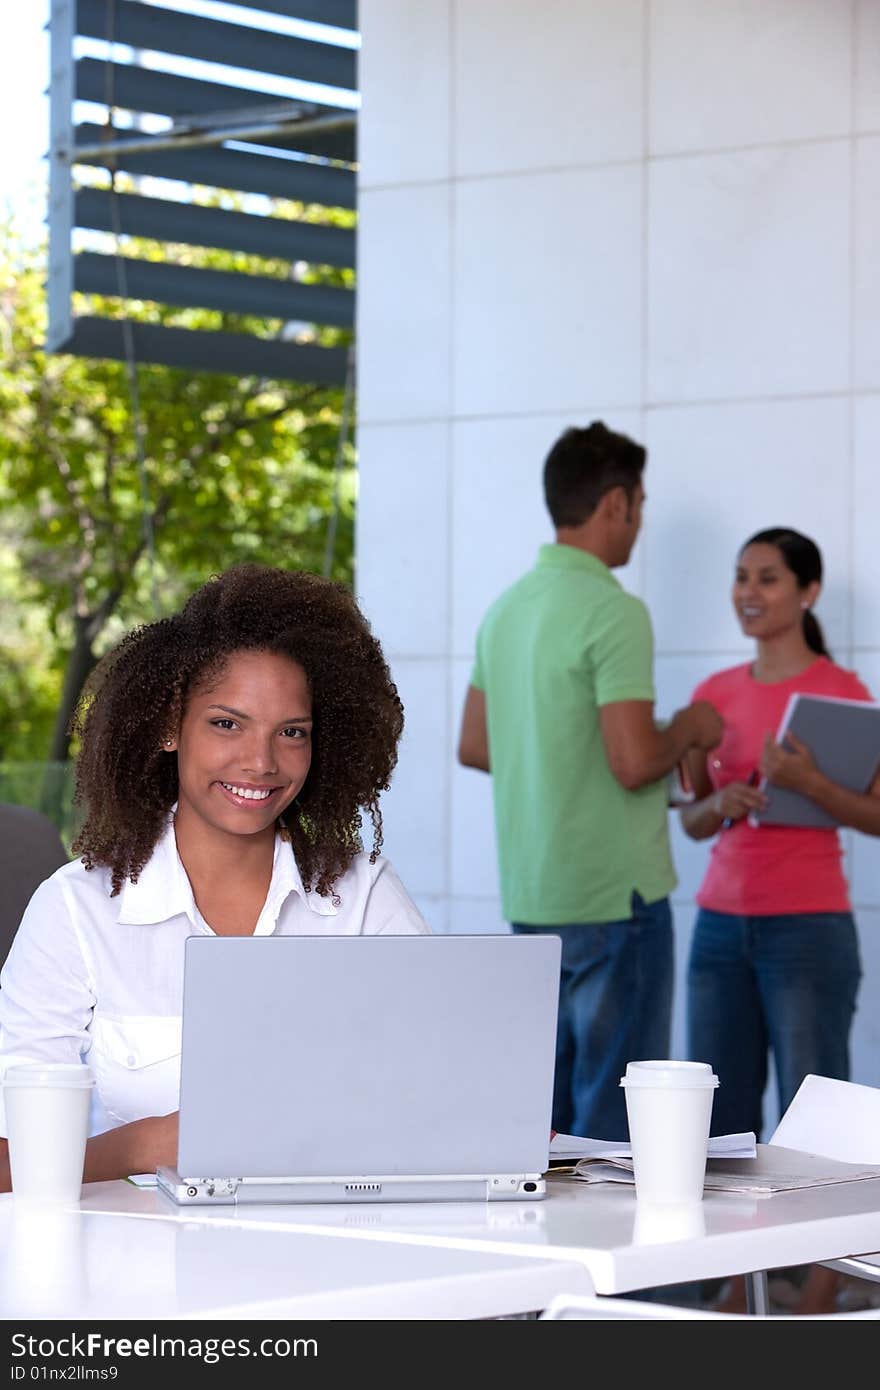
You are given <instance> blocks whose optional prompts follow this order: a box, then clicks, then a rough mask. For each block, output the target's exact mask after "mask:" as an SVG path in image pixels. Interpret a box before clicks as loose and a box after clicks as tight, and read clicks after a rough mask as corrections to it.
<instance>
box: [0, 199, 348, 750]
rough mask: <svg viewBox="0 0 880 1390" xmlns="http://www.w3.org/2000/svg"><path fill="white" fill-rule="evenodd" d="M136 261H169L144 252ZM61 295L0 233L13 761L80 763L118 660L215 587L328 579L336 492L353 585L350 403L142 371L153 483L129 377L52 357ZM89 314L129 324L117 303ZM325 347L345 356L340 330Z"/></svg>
mask: <svg viewBox="0 0 880 1390" xmlns="http://www.w3.org/2000/svg"><path fill="white" fill-rule="evenodd" d="M309 213H310V210H308V209H305V210H301V215H309ZM322 213H323V215H324V216H326V213H325V212H323V210H322ZM344 216H346V214H337V215H336V220H338V219H339V218H341V217H344ZM121 249H122V251H123V252H124V254H126V255H142V256H152V255H155V254H157V248H156V247H155V246H153V245H152V244H151V243H147V242H133V241H132V240H131V239H127V240H126V243H125V244H124V245H123V246H122V248H121ZM167 250H168V248H163V254H167ZM178 252H179V254H178V260H180V261H188V262H189V263H191V264H200V265H210V266H212V267H215V268H222V269H236V270H244V271H251V272H254V273H259V274H263V275H266V274H277V275H278V276H279V278H281V277H282V276H285V275H288V274H289V273H290V267H289V266H287V265H283V264H281V263H273V262H267V261H265V260H259V261H258V260H257V259H256V258H254V257H244V256H241V255H234V254H232V253H223V252H220V251H207V250H205V251H200V250H199V249H198V248H195V249H194V248H191V247H190V248H178ZM316 274H317V276H320V278H326V279H328V280H332V281H333V282H334V283H345V282H346V280H348V279H350V273H349V272H345V271H339V270H335V271H331V270H329V269H328V270H326V271H325V272H324V274H321V272H320V270H318V271H317V273H316V272H315V270H314V269H313V268H309V271H308V272H307V275H306V276H305V277H304V278H310V279H312V278H316ZM44 281H45V254H44V252H42V251H34V250H31V249H28V248H27V247H25V246H23V245H22V244H21V243H20V242H19V241H18V240H17V238H16V235H15V232H14V230H13V229H12V228H11V227H9V226H7V227H6V228H2V229H0V352H2V357H0V761H3V760H4V759H16V760H21V759H28V758H37V759H39V758H46V757H49V758H51V759H63V758H64V757H66V756H67V752H68V736H67V725H68V720H69V717H70V714H71V711H72V709H73V707H74V705H75V702H76V700H77V697H78V695H79V692H80V690H81V688H82V683H83V681H84V679H85V677H86V676H87V675H88V673H89V671H90V670H91V668H92V667H93V665H94V664H95V662H96V660H98V659H99V657H100V655H101V654H102V652H103V651H104V650H105V649H106V648H107V647H108V646H109V645H111V644H112V642H114V641H115V640H117V639H118V637H119V636H120V635H121V634H122V633H123V632H124V631H125V630H127V629H128V628H129V627H131V626H133V625H134V624H136V623H138V622H143V621H149V620H150V619H151V618H153V617H154V616H157V615H160V614H162V613H166V612H169V611H172V610H173V609H175V608H176V607H177V606H178V605H179V603H180V602H181V600H182V599H183V597H184V596H185V595H186V594H187V593H189V592H190V591H191V590H192V589H193V588H195V587H196V586H197V585H198V584H200V583H201V582H203V581H204V580H205V579H206V578H207V577H208V576H209V575H211V574H212V573H216V572H218V571H220V570H223V569H225V568H226V567H227V566H228V565H230V564H233V563H235V562H236V561H239V560H245V559H250V560H258V561H262V562H266V563H270V564H277V565H282V566H285V567H287V568H297V567H298V568H304V569H310V570H316V571H320V570H321V569H322V567H323V562H324V547H325V538H326V535H327V525H328V518H329V516H330V514H331V511H332V509H333V504H334V497H335V496H336V495H337V491H338V495H339V497H340V499H341V507H340V512H339V517H338V527H337V531H336V540H335V546H334V553H333V557H332V574H333V577H334V578H337V579H341V580H344V581H350V578H351V556H352V529H353V510H354V490H355V481H354V460H353V452H352V450H351V447H350V446H348V447H347V448H346V450H345V456H344V467H343V469H342V472H341V474H340V475H339V477H338V478H337V477H336V474H335V468H334V465H335V461H336V454H337V445H338V440H339V430H340V412H341V409H342V392H341V390H335V389H327V388H323V387H316V386H313V385H307V384H302V383H296V382H276V381H267V380H265V379H262V378H258V377H242V378H238V377H230V376H219V375H212V374H209V373H196V374H188V373H185V372H182V371H178V370H172V369H169V368H164V367H156V366H139V367H138V368H137V382H138V390H139V396H140V404H141V416H140V418H141V421H142V440H143V453H144V456H145V469H144V472H143V475H142V473H141V471H140V470H139V468H138V460H137V448H136V435H135V428H136V420H135V418H134V415H133V411H132V404H131V392H130V387H129V382H128V379H127V376H126V368H125V366H124V365H122V364H119V363H113V362H105V361H95V360H92V359H84V358H75V357H70V356H52V355H48V354H46V353H45V352H44V351H43V347H42V343H43V338H44V333H45V291H44ZM79 307H80V309H81V310H82V311H88V312H92V313H94V312H99V313H103V314H108V315H112V314H121V313H122V310H123V306H122V305H121V303H120V302H119V301H109V300H102V301H96V300H94V299H91V300H90V301H88V302H84V303H82V304H81V305H80V306H79ZM127 310H128V312H129V313H130V314H131V316H132V317H137V318H140V319H143V320H150V321H153V322H164V323H174V324H177V325H180V326H186V327H194V328H220V329H228V330H230V331H238V332H240V331H256V332H259V333H263V334H266V335H268V336H271V335H274V334H276V333H277V332H278V331H280V329H281V327H282V325H281V324H280V322H275V323H273V322H267V321H262V320H261V321H254V320H246V319H242V318H241V317H240V316H232V315H222V314H219V313H216V312H213V311H208V310H204V311H202V310H195V309H186V310H182V309H179V310H175V309H169V308H168V307H161V306H158V305H148V304H128V306H127ZM317 337H318V341H324V342H327V343H330V342H333V343H337V344H338V343H341V342H344V341H345V340H346V335H344V334H342V333H341V332H340V330H323V331H322V330H319V332H318V334H317ZM146 512H148V513H149V514H150V515H151V517H152V527H153V535H154V538H155V539H154V546H153V547H151V545H150V543H149V542H148V531H147V528H146V527H145V513H146ZM151 548H152V549H153V552H154V553H153V554H152V555H151Z"/></svg>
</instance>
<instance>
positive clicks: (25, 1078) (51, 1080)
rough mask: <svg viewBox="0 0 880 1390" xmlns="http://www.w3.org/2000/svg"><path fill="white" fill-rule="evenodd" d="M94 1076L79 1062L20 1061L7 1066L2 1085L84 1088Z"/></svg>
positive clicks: (91, 1083)
mask: <svg viewBox="0 0 880 1390" xmlns="http://www.w3.org/2000/svg"><path fill="white" fill-rule="evenodd" d="M94 1084H95V1078H94V1077H93V1076H92V1073H91V1072H90V1071H89V1069H88V1067H86V1066H83V1064H82V1063H81V1062H20V1063H18V1064H17V1065H15V1066H12V1067H7V1069H6V1074H5V1075H4V1077H3V1085H4V1086H64V1087H67V1088H73V1089H79V1090H86V1089H87V1088H89V1087H91V1086H94Z"/></svg>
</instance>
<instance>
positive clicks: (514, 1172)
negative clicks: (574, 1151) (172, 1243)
mask: <svg viewBox="0 0 880 1390" xmlns="http://www.w3.org/2000/svg"><path fill="white" fill-rule="evenodd" d="M560 953H561V943H560V940H559V938H558V937H556V936H534V937H532V936H513V935H510V936H501V935H499V936H356V937H305V936H280V937H274V936H272V937H204V936H199V937H190V938H189V939H188V940H187V943H186V959H185V968H184V995H183V1046H182V1054H181V1092H180V1135H179V1148H178V1162H177V1168H176V1170H175V1169H165V1168H162V1169H160V1170H159V1173H158V1175H157V1176H158V1184H159V1187H160V1188H161V1189H162V1190H163V1191H164V1192H165V1193H166V1194H167V1195H168V1196H170V1197H171V1198H172V1199H173V1200H174V1201H176V1202H179V1203H181V1204H186V1203H209V1204H217V1203H229V1202H232V1203H249V1202H274V1203H278V1202H390V1201H440V1200H454V1201H460V1200H464V1199H476V1200H481V1201H493V1200H510V1199H517V1200H520V1199H530V1198H539V1197H542V1196H543V1195H544V1192H545V1190H546V1189H545V1182H544V1176H543V1174H544V1171H545V1169H546V1168H547V1161H548V1148H549V1139H550V1113H551V1104H552V1093H553V1071H554V1063H555V1046H556V1018H557V1010H558V999H559V966H560Z"/></svg>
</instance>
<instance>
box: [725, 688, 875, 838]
mask: <svg viewBox="0 0 880 1390" xmlns="http://www.w3.org/2000/svg"><path fill="white" fill-rule="evenodd" d="M789 731H791V732H792V733H793V734H794V735H795V737H796V738H799V739H800V740H801V742H802V743H805V744H806V745H807V747H808V748H809V749H810V752H811V753H812V754H813V757H814V758H815V760H816V765H817V766H818V768H819V770H820V771H821V772H824V774H825V776H826V777H830V779H831V780H832V781H833V782H837V783H839V785H840V786H842V787H846V788H847V789H848V790H849V791H854V792H866V791H867V790H868V788H869V787H870V786H871V783H872V782H873V781H874V778H875V776H876V775H877V768H878V766H880V704H873V703H871V702H869V701H867V700H843V699H834V698H832V697H831V696H827V695H792V697H791V699H790V700H789V702H788V705H787V706H786V709H785V713H784V715H783V717H782V722H781V723H780V725H779V731H778V733H777V735H776V741H777V743H784V741H785V735H786V734H787V733H788V732H789ZM761 790H762V791H763V792H764V795H765V796H766V797H767V805H766V806H765V808H764V809H763V811H757V812H755V813H754V814H753V815H752V816H751V817H750V820H751V821H752V823H753V824H757V825H801V826H818V827H829V826H835V825H837V824H838V822H837V821H836V820H835V819H834V817H833V816H830V815H829V814H828V812H827V811H824V810H823V809H822V807H821V806H818V805H817V804H816V802H815V801H811V800H810V798H809V797H807V796H802V795H801V794H800V792H795V791H790V790H789V789H788V788H786V787H774V786H773V784H772V783H769V782H767V780H766V778H765V779H764V780H762V782H761Z"/></svg>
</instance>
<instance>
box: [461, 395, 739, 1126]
mask: <svg viewBox="0 0 880 1390" xmlns="http://www.w3.org/2000/svg"><path fill="white" fill-rule="evenodd" d="M645 459H646V452H645V450H644V449H643V448H642V446H641V445H639V444H636V443H635V442H634V441H633V440H631V439H628V438H627V437H626V436H625V435H622V434H616V433H614V432H613V431H612V430H609V429H607V428H606V426H605V425H603V424H601V423H599V422H595V423H593V424H592V425H590V426H589V428H587V429H569V430H566V431H565V433H564V434H563V435H562V436H561V437H560V439H558V440H557V442H556V444H554V446H553V448H552V449H551V451H550V453H549V455H548V456H547V460H546V463H545V465H544V493H545V498H546V502H547V507H548V510H549V512H550V516H551V518H552V520H553V524H554V526H555V528H556V541H555V543H553V544H549V545H543V546H542V547H541V549H540V551H539V553H538V563H537V565H536V566H535V568H534V569H532V570H530V571H529V572H528V573H527V574H525V575H523V577H522V578H521V579H519V580H518V581H517V582H516V583H515V584H514V585H513V586H512V587H511V588H509V589H508V590H507V591H506V592H505V593H503V594H502V595H501V597H500V598H498V599H497V600H496V601H495V603H493V605H492V606H491V608H490V609H489V611H488V612H487V614H486V616H485V618H484V619H483V622H482V624H481V625H480V630H479V634H478V637H477V654H476V661H475V664H474V669H473V674H472V676H471V684H470V687H469V689H468V693H467V698H466V701H465V708H464V714H463V717H462V726H461V736H460V741H459V749H458V756H459V760H460V761H461V762H462V763H464V764H465V766H467V767H475V768H480V769H482V770H484V771H486V772H489V771H491V773H492V783H493V793H494V803H495V829H496V838H497V846H498V866H499V872H500V878H501V896H502V908H503V912H504V915H505V917H506V918H507V919H508V920H509V922H510V923H511V926H512V928H513V930H514V931H515V932H528V933H537V932H553V933H557V934H558V935H559V936H560V937H561V938H562V981H561V989H560V1005H559V1027H558V1035H557V1051H556V1077H555V1085H554V1096H553V1127H554V1128H555V1129H557V1130H559V1131H561V1132H563V1133H571V1134H585V1135H591V1136H592V1137H593V1138H597V1139H622V1138H623V1137H624V1136H625V1135H626V1133H627V1127H626V1110H625V1105H624V1099H623V1092H622V1090H620V1088H619V1081H620V1078H621V1076H622V1075H623V1072H624V1070H625V1067H626V1063H627V1062H629V1061H633V1060H637V1059H639V1058H646V1057H666V1056H668V1055H669V1048H670V1019H671V1012H672V980H673V959H672V949H673V948H672V921H671V914H670V910H669V899H668V895H669V893H670V891H671V889H672V888H673V887H674V886H675V881H676V880H675V873H674V870H673V867H672V859H671V856H670V851H669V834H668V828H667V791H666V780H665V779H666V775H667V774H668V773H669V772H670V771H672V769H673V768H674V767H675V766H676V764H677V763H678V762H680V761H681V759H682V758H683V757H684V755H685V753H686V752H687V751H688V749H690V748H702V749H708V748H713V747H714V746H715V745H716V744H717V743H718V742H719V740H720V738H721V732H722V724H721V719H720V717H719V715H718V714H717V713H716V711H715V710H714V709H713V708H712V706H711V705H709V704H708V703H707V702H706V701H702V702H700V703H697V704H694V705H690V706H688V707H687V708H686V709H682V710H679V711H678V713H677V714H676V715H675V717H674V718H673V719H672V720H671V722H670V723H669V724H668V725H666V726H665V727H663V728H660V727H658V725H657V724H656V723H655V721H654V675H653V662H654V653H653V637H652V632H651V622H650V618H649V616H648V611H647V609H646V607H645V605H644V604H643V603H642V601H641V600H640V599H638V598H636V597H635V596H634V595H633V594H629V593H627V592H626V591H625V590H624V589H623V588H622V587H621V586H620V584H619V583H618V581H617V580H616V579H615V578H614V575H613V574H612V573H611V571H612V570H613V569H614V568H616V567H617V566H619V565H625V564H626V562H627V560H628V559H629V556H630V553H631V551H632V548H633V545H634V544H635V540H636V536H637V535H638V532H639V527H640V525H641V519H642V506H643V503H644V499H645V492H644V487H643V484H642V474H643V471H644V466H645Z"/></svg>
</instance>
